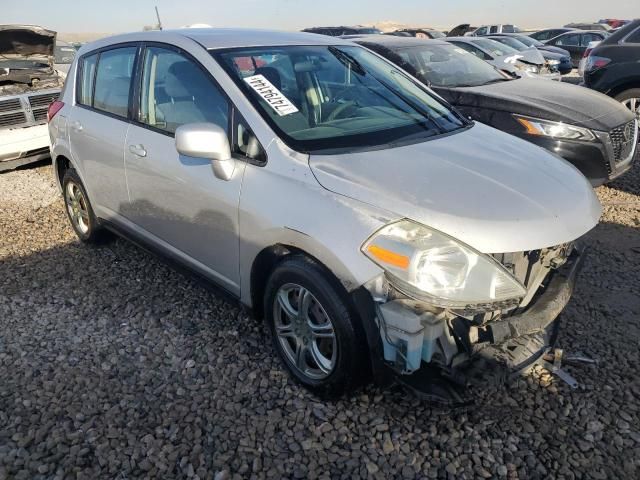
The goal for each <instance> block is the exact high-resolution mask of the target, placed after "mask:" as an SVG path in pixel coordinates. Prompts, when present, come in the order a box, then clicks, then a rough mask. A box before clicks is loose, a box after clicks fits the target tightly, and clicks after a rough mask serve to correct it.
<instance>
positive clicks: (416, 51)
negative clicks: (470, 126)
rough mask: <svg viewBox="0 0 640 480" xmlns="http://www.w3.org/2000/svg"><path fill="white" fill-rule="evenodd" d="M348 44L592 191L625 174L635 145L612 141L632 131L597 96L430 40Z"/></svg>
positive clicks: (621, 113)
mask: <svg viewBox="0 0 640 480" xmlns="http://www.w3.org/2000/svg"><path fill="white" fill-rule="evenodd" d="M355 41H356V42H357V43H359V44H360V45H363V46H365V47H367V48H369V49H371V50H373V51H375V52H376V53H378V54H380V55H382V56H383V57H385V58H386V59H387V60H390V61H392V62H394V63H395V64H396V65H399V66H400V67H402V68H403V69H405V70H406V71H408V72H409V73H411V74H412V75H414V76H415V77H416V78H418V79H419V80H421V81H422V82H424V83H425V84H427V85H428V86H429V87H431V88H432V89H433V90H435V92H436V93H437V94H438V95H440V96H442V97H443V98H444V99H445V100H447V101H448V102H449V103H451V104H452V105H453V106H455V107H456V108H458V109H459V110H460V111H461V112H462V113H464V114H465V115H467V116H469V117H471V118H473V119H474V120H477V121H479V122H482V123H485V124H487V125H490V126H492V127H495V128H497V129H499V130H502V131H505V132H507V133H510V134H512V135H516V136H518V137H520V138H522V139H524V140H528V141H530V142H532V143H535V144H536V145H539V146H541V147H544V148H546V149H547V150H549V151H551V152H553V153H555V154H556V155H559V156H561V157H563V158H564V159H565V160H568V161H569V162H571V163H572V164H573V165H575V166H576V167H577V168H578V169H579V170H580V171H581V172H582V173H583V174H584V175H585V176H586V177H587V178H588V179H589V180H590V181H591V183H592V185H601V184H602V183H605V182H607V181H609V180H612V179H613V178H617V177H619V176H620V175H622V174H623V173H624V172H626V171H627V170H629V168H631V165H632V163H633V159H634V156H635V151H636V146H635V144H634V143H633V140H627V141H625V140H624V139H623V138H618V129H619V127H621V126H622V127H626V126H627V125H630V124H633V116H632V115H630V114H629V113H628V112H626V111H625V109H624V108H622V107H621V106H620V105H619V104H617V103H616V102H613V101H611V99H610V98H607V97H606V96H605V95H594V94H593V92H590V91H589V90H587V89H585V88H582V87H579V86H577V85H570V84H564V83H557V82H542V81H539V80H534V79H528V78H522V79H514V78H513V77H511V76H508V75H505V74H503V73H502V72H500V71H499V70H497V69H495V68H494V67H492V66H491V65H489V64H488V63H486V62H483V61H482V60H479V59H478V58H477V57H475V56H474V55H470V54H469V53H467V52H465V51H464V50H460V49H459V48H457V47H455V46H453V45H450V44H447V43H446V42H442V41H438V40H421V39H412V38H393V37H384V36H380V37H377V36H367V37H363V38H361V39H357V40H355ZM594 112H597V114H595V113H594Z"/></svg>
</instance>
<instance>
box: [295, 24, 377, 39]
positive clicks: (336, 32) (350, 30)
mask: <svg viewBox="0 0 640 480" xmlns="http://www.w3.org/2000/svg"><path fill="white" fill-rule="evenodd" d="M302 31H303V32H307V33H317V34H319V35H327V36H329V37H340V36H342V35H362V34H364V35H371V34H381V33H382V32H381V31H380V30H378V29H377V28H375V27H363V26H355V27H312V28H305V29H304V30H302Z"/></svg>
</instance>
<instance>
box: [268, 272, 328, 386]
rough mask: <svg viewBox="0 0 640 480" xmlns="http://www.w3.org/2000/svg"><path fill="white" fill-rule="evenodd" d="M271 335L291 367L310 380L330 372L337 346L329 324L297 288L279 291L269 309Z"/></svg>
mask: <svg viewBox="0 0 640 480" xmlns="http://www.w3.org/2000/svg"><path fill="white" fill-rule="evenodd" d="M273 309H274V311H273V314H274V315H273V318H274V325H275V333H276V335H277V337H278V341H279V343H280V345H281V346H282V349H283V351H284V353H285V355H286V356H287V358H288V359H289V361H290V362H291V364H292V365H293V366H294V367H295V368H296V369H297V370H298V371H299V372H300V373H301V374H303V375H305V376H306V377H308V378H310V379H312V380H323V379H325V378H327V377H328V376H329V375H330V374H331V372H333V370H334V368H335V366H336V360H337V356H338V344H337V339H336V334H335V330H334V327H333V323H332V322H331V319H330V318H329V315H327V312H326V311H325V309H324V308H323V307H322V305H321V304H320V302H319V301H318V299H317V298H316V297H315V296H314V295H313V294H312V293H311V292H310V291H309V290H307V289H306V288H304V287H302V286H301V285H297V284H293V283H288V284H286V285H283V286H282V287H280V289H279V290H278V292H277V293H276V297H275V302H274V305H273Z"/></svg>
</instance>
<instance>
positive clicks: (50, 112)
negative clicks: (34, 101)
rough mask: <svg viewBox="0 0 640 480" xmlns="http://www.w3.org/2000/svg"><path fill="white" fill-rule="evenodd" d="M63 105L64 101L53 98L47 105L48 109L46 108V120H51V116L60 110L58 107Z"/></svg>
mask: <svg viewBox="0 0 640 480" xmlns="http://www.w3.org/2000/svg"><path fill="white" fill-rule="evenodd" d="M62 107H64V102H61V101H60V100H55V101H54V102H53V103H52V104H51V105H49V109H48V110H47V122H51V120H53V117H55V116H56V114H57V113H58V112H59V111H60V109H61V108H62Z"/></svg>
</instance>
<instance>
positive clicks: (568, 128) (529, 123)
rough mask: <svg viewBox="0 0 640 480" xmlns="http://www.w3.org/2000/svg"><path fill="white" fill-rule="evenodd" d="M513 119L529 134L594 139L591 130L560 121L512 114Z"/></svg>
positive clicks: (583, 139)
mask: <svg viewBox="0 0 640 480" xmlns="http://www.w3.org/2000/svg"><path fill="white" fill-rule="evenodd" d="M514 117H515V119H516V120H517V121H518V122H519V123H520V124H521V125H522V126H523V127H524V128H526V129H527V133H528V134H530V135H538V136H543V137H552V138H557V139H559V140H582V141H585V142H592V141H594V140H595V139H596V137H595V135H594V134H593V132H591V130H589V129H587V128H582V127H576V126H575V125H568V124H566V123H562V122H551V121H549V120H540V119H537V118H531V117H521V116H519V115H514Z"/></svg>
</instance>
